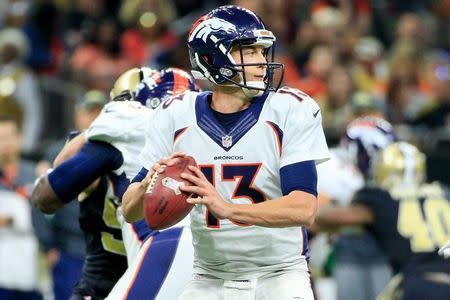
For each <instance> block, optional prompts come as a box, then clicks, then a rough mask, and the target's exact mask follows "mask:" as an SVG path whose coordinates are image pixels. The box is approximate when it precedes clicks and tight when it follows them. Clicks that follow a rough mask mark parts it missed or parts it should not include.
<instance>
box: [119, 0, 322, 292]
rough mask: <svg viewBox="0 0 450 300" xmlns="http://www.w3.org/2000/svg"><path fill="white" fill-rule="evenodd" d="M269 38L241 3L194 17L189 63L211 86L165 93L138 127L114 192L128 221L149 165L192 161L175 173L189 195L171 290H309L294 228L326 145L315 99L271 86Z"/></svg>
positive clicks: (302, 235) (312, 203) (310, 197)
mask: <svg viewBox="0 0 450 300" xmlns="http://www.w3.org/2000/svg"><path fill="white" fill-rule="evenodd" d="M274 42H275V36H274V35H273V33H272V32H271V31H269V30H267V29H266V28H265V26H264V24H263V22H262V21H261V19H260V18H259V17H258V16H257V15H255V14H254V13H253V12H251V11H249V10H247V9H244V8H240V7H237V6H223V7H219V8H217V9H215V10H213V11H211V12H210V13H208V14H207V15H205V16H203V17H201V18H200V19H199V20H198V21H197V22H196V23H195V24H194V25H193V27H192V29H191V31H190V33H189V38H188V46H189V53H190V59H191V64H192V67H193V71H192V72H193V74H194V76H195V77H197V78H199V77H201V78H206V79H208V80H209V81H210V82H211V83H213V84H214V91H213V92H212V93H211V92H204V93H196V92H187V93H185V94H182V95H179V96H177V97H174V98H172V99H171V100H169V101H167V102H165V103H164V104H163V105H161V106H160V107H159V108H158V113H157V114H155V118H154V120H153V121H152V122H151V124H150V126H149V128H148V129H147V131H146V134H147V136H146V146H145V148H144V150H143V152H142V153H141V159H142V163H141V164H142V166H143V167H144V168H143V169H142V170H141V172H140V173H139V175H138V176H137V178H136V181H139V180H141V181H140V182H135V183H132V184H131V185H130V187H129V189H128V190H127V192H126V193H125V194H124V198H123V200H124V203H127V204H124V215H125V218H126V219H127V220H129V221H133V220H135V219H139V218H141V217H142V216H143V211H142V201H143V194H144V192H145V190H146V188H147V185H148V182H149V180H150V178H151V176H152V175H153V173H154V172H155V171H157V172H163V170H164V165H170V164H173V162H174V161H175V160H176V159H177V156H179V155H184V154H183V153H186V154H189V155H192V156H193V157H194V158H195V159H196V161H197V163H198V166H199V167H198V168H197V167H193V168H191V170H192V171H193V172H194V173H195V176H189V175H187V174H184V175H182V176H183V177H184V178H185V179H187V180H189V181H191V182H192V183H193V186H190V187H187V186H185V187H181V189H183V191H185V192H187V193H194V194H197V195H198V196H199V197H197V198H190V199H189V200H188V201H189V202H190V203H194V204H196V205H195V207H194V208H193V210H192V211H191V213H190V218H191V230H192V235H193V244H194V249H195V261H194V274H193V277H192V280H191V282H190V283H189V285H188V286H187V287H186V289H185V290H184V291H183V294H182V295H181V296H180V299H244V298H245V299H263V298H264V299H296V298H298V299H313V294H312V290H311V285H310V278H309V273H308V266H307V257H308V245H307V237H306V227H305V226H308V225H310V224H312V222H313V221H314V217H315V213H316V209H317V198H316V196H317V192H316V184H317V174H316V163H319V162H322V161H324V160H326V159H327V158H328V149H327V145H326V141H325V137H324V133H323V129H322V125H321V120H322V118H321V115H320V109H319V107H318V105H317V104H316V102H315V101H314V100H313V99H311V98H310V97H309V96H308V95H306V94H304V93H303V92H301V91H299V90H296V89H293V88H289V87H285V88H281V89H279V90H277V88H278V86H279V84H280V82H278V83H277V84H273V82H274V81H275V80H273V79H274V78H275V71H276V69H280V70H281V71H282V65H280V64H277V63H273V62H271V61H273V60H271V59H270V58H269V57H270V56H271V54H273V52H272V50H273V46H274ZM272 57H273V55H272ZM281 78H282V77H281V76H280V77H279V79H278V81H280V80H281ZM147 168H148V169H147Z"/></svg>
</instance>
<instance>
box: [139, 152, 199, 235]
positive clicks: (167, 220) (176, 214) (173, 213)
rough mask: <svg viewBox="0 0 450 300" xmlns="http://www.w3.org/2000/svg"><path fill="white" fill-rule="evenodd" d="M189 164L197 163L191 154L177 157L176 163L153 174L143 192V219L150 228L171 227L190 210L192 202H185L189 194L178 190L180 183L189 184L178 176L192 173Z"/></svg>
mask: <svg viewBox="0 0 450 300" xmlns="http://www.w3.org/2000/svg"><path fill="white" fill-rule="evenodd" d="M189 165H191V166H196V165H197V164H196V162H195V159H194V158H193V157H192V156H184V157H178V158H177V161H176V163H175V164H174V165H172V166H169V167H167V168H166V170H165V171H164V172H163V173H161V174H159V173H157V172H155V174H154V175H153V177H152V180H151V182H150V184H149V186H148V188H147V190H146V192H145V194H144V214H145V220H146V222H147V226H148V227H150V228H151V229H154V230H161V229H165V228H168V227H171V226H173V225H175V224H177V223H178V222H180V221H181V220H182V219H184V217H186V215H187V214H188V213H189V212H190V211H191V209H192V207H193V204H190V203H187V202H186V199H187V198H189V197H190V196H191V195H190V194H187V193H184V192H182V191H181V190H180V186H181V185H191V183H190V182H189V181H187V180H184V179H183V178H181V176H180V175H181V173H183V172H185V173H188V174H189V173H191V174H192V172H191V170H189V169H188V166H189Z"/></svg>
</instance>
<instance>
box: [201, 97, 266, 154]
mask: <svg viewBox="0 0 450 300" xmlns="http://www.w3.org/2000/svg"><path fill="white" fill-rule="evenodd" d="M211 96H212V93H211V92H203V93H200V94H199V95H198V96H197V100H196V104H195V114H196V118H197V125H198V127H200V129H201V130H203V132H205V133H206V134H207V135H208V136H209V137H210V138H211V139H212V140H213V141H214V142H215V143H216V144H217V145H219V147H221V148H222V149H224V150H225V151H229V150H230V149H231V148H233V146H234V145H236V143H237V142H238V141H239V140H240V139H241V138H242V137H243V136H244V135H245V134H246V133H247V132H248V131H249V130H250V129H251V128H252V127H253V125H255V124H256V123H257V122H258V118H259V115H260V114H261V110H262V108H263V105H264V102H265V101H266V99H267V96H268V94H264V95H262V96H260V97H256V98H254V99H253V100H252V103H251V105H250V107H249V108H248V109H246V111H245V112H244V113H243V114H242V116H241V117H240V118H239V120H238V121H237V122H236V124H234V125H233V126H232V127H231V128H230V130H226V129H225V128H223V127H222V125H220V123H219V121H217V119H216V117H215V116H214V114H213V112H212V110H211V107H210V104H209V101H208V99H210V97H211ZM226 136H229V137H231V138H232V145H231V146H230V147H224V146H223V145H222V138H223V137H226Z"/></svg>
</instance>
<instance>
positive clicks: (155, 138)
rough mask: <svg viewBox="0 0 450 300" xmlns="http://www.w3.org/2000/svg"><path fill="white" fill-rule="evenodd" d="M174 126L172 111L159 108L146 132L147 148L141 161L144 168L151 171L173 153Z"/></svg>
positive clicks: (141, 155)
mask: <svg viewBox="0 0 450 300" xmlns="http://www.w3.org/2000/svg"><path fill="white" fill-rule="evenodd" d="M173 132H174V124H173V121H172V120H171V111H170V108H169V109H164V108H163V106H162V105H161V106H159V107H158V108H157V109H156V110H155V114H154V116H153V118H152V120H151V121H150V122H149V124H148V129H147V130H146V132H145V146H144V149H143V150H142V151H141V154H140V156H139V160H140V162H141V164H142V166H143V167H144V168H146V169H147V170H149V169H150V168H151V166H153V164H154V163H155V162H156V161H158V160H159V159H160V158H162V157H164V156H168V155H170V154H171V153H172V152H173Z"/></svg>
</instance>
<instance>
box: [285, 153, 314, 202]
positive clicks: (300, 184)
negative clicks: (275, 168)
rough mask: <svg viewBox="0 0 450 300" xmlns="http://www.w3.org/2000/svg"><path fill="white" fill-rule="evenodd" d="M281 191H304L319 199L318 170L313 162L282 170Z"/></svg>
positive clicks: (286, 167)
mask: <svg viewBox="0 0 450 300" xmlns="http://www.w3.org/2000/svg"><path fill="white" fill-rule="evenodd" d="M280 181H281V191H282V193H283V195H288V194H289V193H290V192H292V191H303V192H306V193H309V194H312V195H314V196H316V197H317V170H316V164H315V162H314V161H313V160H307V161H302V162H299V163H295V164H291V165H287V166H284V167H282V168H281V170H280Z"/></svg>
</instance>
